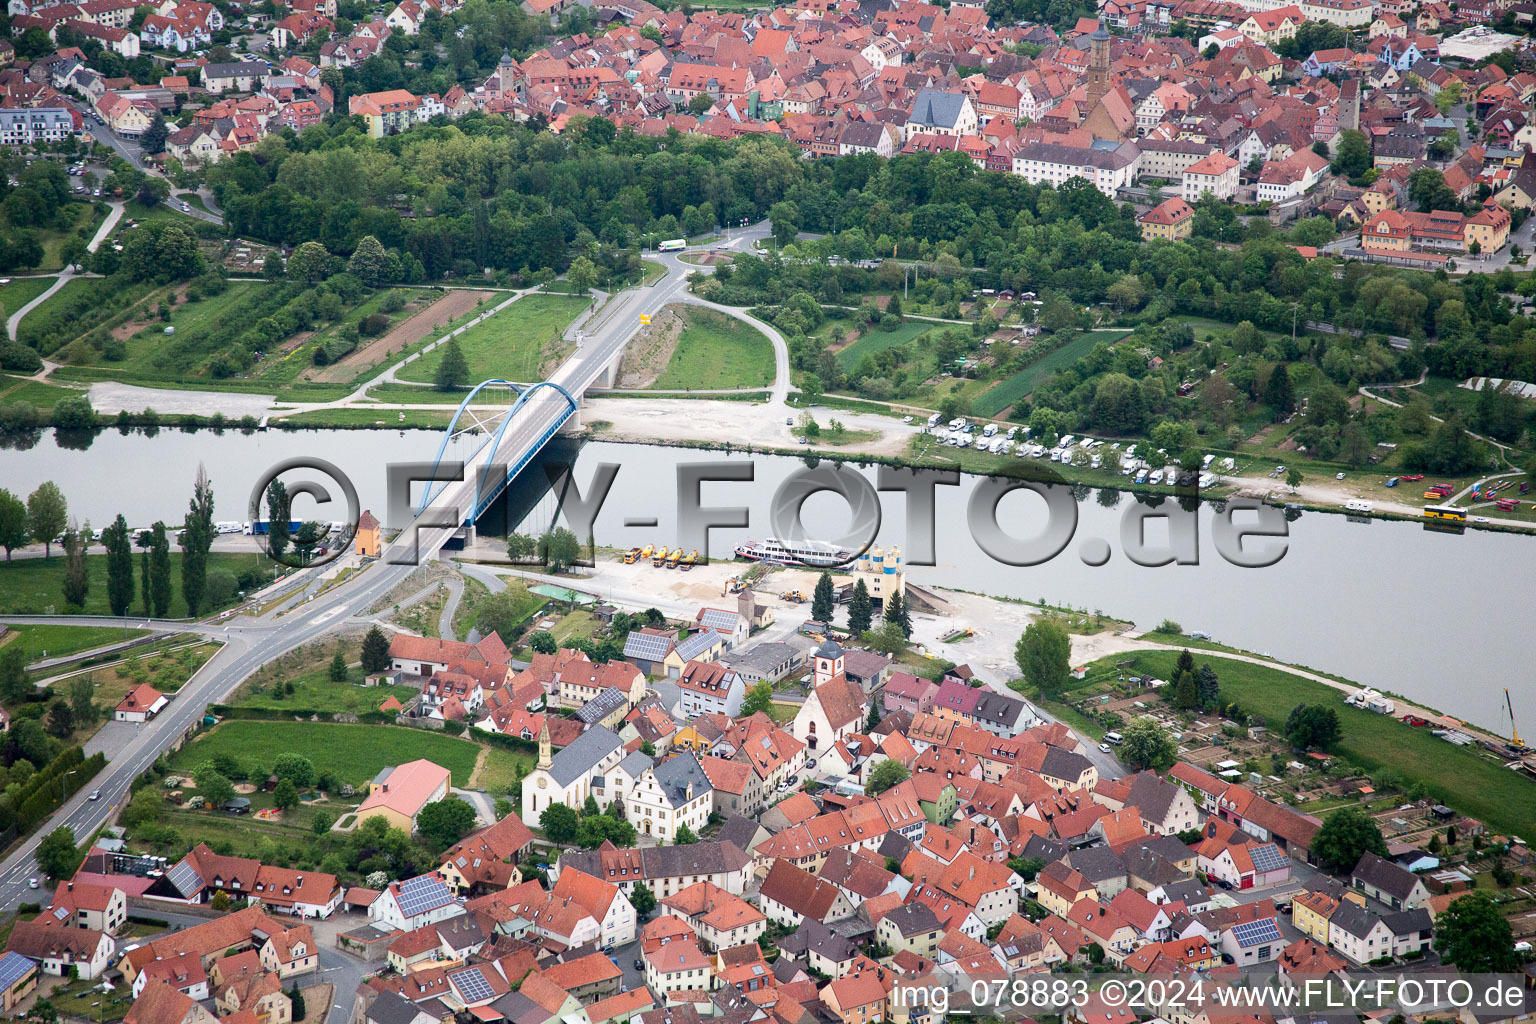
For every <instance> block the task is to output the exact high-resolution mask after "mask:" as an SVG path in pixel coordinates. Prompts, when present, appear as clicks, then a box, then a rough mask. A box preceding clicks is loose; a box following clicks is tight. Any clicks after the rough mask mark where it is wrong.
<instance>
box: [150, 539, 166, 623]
mask: <svg viewBox="0 0 1536 1024" xmlns="http://www.w3.org/2000/svg"><path fill="white" fill-rule="evenodd" d="M149 591H150V597H152V598H153V599H154V602H155V611H154V614H155V617H156V618H164V617H165V616H166V614H167V613H169V612H170V610H171V538H170V535H169V534H168V533H167V531H166V529H165V523H163V522H159V521H157V522H156V523H155V525H154V526H152V527H151V528H150V543H149Z"/></svg>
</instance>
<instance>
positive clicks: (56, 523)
mask: <svg viewBox="0 0 1536 1024" xmlns="http://www.w3.org/2000/svg"><path fill="white" fill-rule="evenodd" d="M68 522H69V506H68V504H67V503H66V502H65V501H64V492H63V491H61V490H59V485H58V484H56V483H54V482H53V481H52V480H46V481H44V482H43V483H40V484H38V485H37V490H35V491H33V492H32V493H31V494H29V495H28V496H27V532H28V533H30V534H31V535H32V540H33V542H34V543H36V544H41V545H42V546H43V557H44V558H45V559H46V558H52V557H53V541H54V538H56V537H58V536H59V534H61V533H63V532H64V527H65V526H66V525H68Z"/></svg>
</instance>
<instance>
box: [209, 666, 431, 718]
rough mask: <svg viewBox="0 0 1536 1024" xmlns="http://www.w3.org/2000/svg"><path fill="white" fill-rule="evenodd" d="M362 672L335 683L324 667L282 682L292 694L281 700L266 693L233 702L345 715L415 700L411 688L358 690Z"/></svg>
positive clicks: (355, 670) (356, 670) (355, 669)
mask: <svg viewBox="0 0 1536 1024" xmlns="http://www.w3.org/2000/svg"><path fill="white" fill-rule="evenodd" d="M362 681H363V670H362V669H361V668H360V667H359V666H357V665H353V666H351V667H350V668H349V669H348V670H347V680H346V682H340V683H338V682H335V681H334V680H332V679H331V676H330V667H329V666H328V665H327V666H324V667H321V668H317V669H314V670H312V671H309V672H305V673H304V674H302V675H298V676H294V677H293V678H292V679H289V680H285V682H291V683H293V693H291V694H289V693H286V692H285V693H284V695H283V697H282V699H280V700H279V699H278V698H276V697H274V696H273V695H272V691H271V690H269V689H263V690H262V691H261V692H259V693H258V692H255V691H254V690H253V691H252V692H251V693H248V694H246V695H245V696H243V697H241V698H240V699H239V700H238V701H236V702H235V706H236V707H242V708H270V709H272V710H274V711H284V710H287V709H288V708H303V709H304V710H305V711H349V712H353V713H361V712H364V711H377V710H379V705H380V704H382V703H384V701H385V700H386V699H388V698H390V697H394V698H395V699H396V700H398V701H400V703H402V704H404V703H405V702H406V701H408V700H410V699H411V698H412V697H414V696H416V694H417V690H416V688H415V687H414V686H361V685H358V684H360V683H362Z"/></svg>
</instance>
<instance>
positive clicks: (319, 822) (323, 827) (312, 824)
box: [309, 809, 336, 837]
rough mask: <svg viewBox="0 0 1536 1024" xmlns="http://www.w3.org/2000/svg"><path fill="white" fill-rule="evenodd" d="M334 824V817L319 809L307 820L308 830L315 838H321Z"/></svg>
mask: <svg viewBox="0 0 1536 1024" xmlns="http://www.w3.org/2000/svg"><path fill="white" fill-rule="evenodd" d="M334 824H336V815H334V814H332V813H331V812H330V811H327V810H324V809H321V810H317V811H315V813H314V815H313V816H312V817H311V818H310V819H309V830H310V831H311V832H313V833H314V834H315V835H316V836H322V837H323V836H324V835H325V834H326V833H327V832H329V831H330V830H331V826H332V825H334Z"/></svg>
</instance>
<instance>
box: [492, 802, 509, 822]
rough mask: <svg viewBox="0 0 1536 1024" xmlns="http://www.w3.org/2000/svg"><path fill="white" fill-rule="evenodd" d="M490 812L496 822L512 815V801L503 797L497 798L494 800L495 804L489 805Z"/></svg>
mask: <svg viewBox="0 0 1536 1024" xmlns="http://www.w3.org/2000/svg"><path fill="white" fill-rule="evenodd" d="M491 811H492V813H494V814H495V815H496V820H497V821H500V820H501V819H502V818H505V817H506V816H507V815H509V814H511V813H512V801H511V800H508V799H507V798H506V797H504V796H499V797H497V798H496V802H495V803H494V804H492V805H491Z"/></svg>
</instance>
